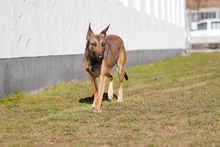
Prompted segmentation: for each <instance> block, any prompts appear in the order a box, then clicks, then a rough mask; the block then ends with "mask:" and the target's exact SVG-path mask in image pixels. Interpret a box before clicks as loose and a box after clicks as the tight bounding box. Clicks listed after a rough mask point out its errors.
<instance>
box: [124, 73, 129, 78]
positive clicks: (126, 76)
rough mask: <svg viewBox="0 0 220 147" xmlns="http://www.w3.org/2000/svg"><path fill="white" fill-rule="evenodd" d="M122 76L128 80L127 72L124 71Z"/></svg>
mask: <svg viewBox="0 0 220 147" xmlns="http://www.w3.org/2000/svg"><path fill="white" fill-rule="evenodd" d="M124 77H125V80H128V75H127V73H126V72H125V75H124Z"/></svg>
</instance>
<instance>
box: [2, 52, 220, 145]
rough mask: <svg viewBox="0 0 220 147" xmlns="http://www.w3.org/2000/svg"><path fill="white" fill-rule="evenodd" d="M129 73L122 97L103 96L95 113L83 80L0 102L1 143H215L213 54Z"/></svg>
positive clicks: (217, 78) (218, 76)
mask: <svg viewBox="0 0 220 147" xmlns="http://www.w3.org/2000/svg"><path fill="white" fill-rule="evenodd" d="M127 73H128V75H129V81H125V82H124V85H125V86H124V90H125V91H124V99H125V100H124V103H117V102H116V100H115V99H113V100H111V101H108V100H106V97H107V96H106V94H105V95H104V100H103V103H102V114H101V115H98V116H94V115H93V114H92V104H91V103H92V97H91V96H92V89H91V84H90V82H89V81H86V82H81V83H59V84H57V85H56V86H54V87H48V88H47V89H45V90H44V91H43V92H39V93H36V94H32V95H31V94H26V93H23V92H16V93H15V94H13V95H11V96H8V97H7V98H5V99H3V100H1V101H0V114H1V117H0V146H80V147H81V146H220V88H219V87H220V54H219V53H216V54H192V55H191V56H187V57H177V58H172V59H166V60H163V61H160V62H157V63H154V64H148V65H141V66H137V67H133V68H130V69H127ZM113 75H114V78H115V83H114V90H115V92H114V93H115V94H116V95H117V88H118V78H117V74H116V73H113ZM106 89H107V88H106ZM106 91H107V90H106Z"/></svg>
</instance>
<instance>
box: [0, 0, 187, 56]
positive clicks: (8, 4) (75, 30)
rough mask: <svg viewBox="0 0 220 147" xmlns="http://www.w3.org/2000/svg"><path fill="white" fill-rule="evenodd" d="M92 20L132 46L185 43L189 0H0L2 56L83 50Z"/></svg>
mask: <svg viewBox="0 0 220 147" xmlns="http://www.w3.org/2000/svg"><path fill="white" fill-rule="evenodd" d="M149 9H150V10H149ZM90 22H91V24H92V28H93V31H94V32H95V33H99V32H100V31H101V30H102V29H104V28H105V27H106V26H107V25H108V24H110V25H111V26H110V28H109V31H108V33H109V34H117V35H119V36H121V37H122V38H123V39H124V42H125V46H126V48H127V50H146V49H185V0H1V1H0V51H1V53H0V58H16V57H35V56H48V55H68V54H82V53H83V52H84V48H85V42H86V40H85V37H86V32H87V28H88V24H89V23H90Z"/></svg>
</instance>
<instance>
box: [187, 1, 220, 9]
mask: <svg viewBox="0 0 220 147" xmlns="http://www.w3.org/2000/svg"><path fill="white" fill-rule="evenodd" d="M196 1H200V2H201V3H200V9H201V8H220V0H186V8H188V9H197V6H196Z"/></svg>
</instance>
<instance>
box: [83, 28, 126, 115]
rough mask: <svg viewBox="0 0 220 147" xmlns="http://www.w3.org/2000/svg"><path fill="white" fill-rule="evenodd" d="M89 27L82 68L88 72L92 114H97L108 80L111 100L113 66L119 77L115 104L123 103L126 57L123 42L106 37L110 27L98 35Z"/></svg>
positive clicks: (116, 37)
mask: <svg viewBox="0 0 220 147" xmlns="http://www.w3.org/2000/svg"><path fill="white" fill-rule="evenodd" d="M90 25H91V24H89V28H88V31H87V36H86V40H87V42H86V48H85V52H84V56H83V67H84V69H85V70H86V71H87V72H88V75H89V78H90V80H91V83H92V87H93V92H94V101H93V108H94V110H93V113H94V114H99V113H101V102H102V98H103V93H104V91H105V85H106V81H107V79H108V80H109V89H108V99H109V100H110V99H112V98H113V77H112V75H111V74H110V71H111V69H112V68H113V66H114V65H117V71H118V75H119V92H118V98H117V102H123V88H124V84H123V79H124V78H125V79H126V80H128V76H127V74H126V72H125V64H126V59H127V56H126V51H125V47H124V42H123V40H122V39H121V38H120V37H119V36H117V35H106V32H107V30H108V28H109V26H110V25H108V26H107V27H106V28H105V29H104V30H103V31H101V33H99V34H94V33H93V31H92V29H91V26H90ZM97 77H100V83H99V87H98V85H97V81H96V78H97Z"/></svg>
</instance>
